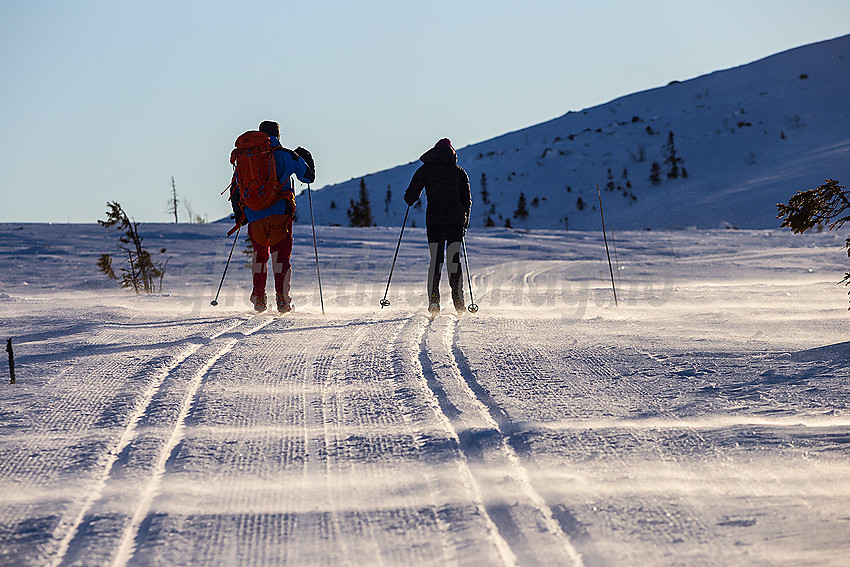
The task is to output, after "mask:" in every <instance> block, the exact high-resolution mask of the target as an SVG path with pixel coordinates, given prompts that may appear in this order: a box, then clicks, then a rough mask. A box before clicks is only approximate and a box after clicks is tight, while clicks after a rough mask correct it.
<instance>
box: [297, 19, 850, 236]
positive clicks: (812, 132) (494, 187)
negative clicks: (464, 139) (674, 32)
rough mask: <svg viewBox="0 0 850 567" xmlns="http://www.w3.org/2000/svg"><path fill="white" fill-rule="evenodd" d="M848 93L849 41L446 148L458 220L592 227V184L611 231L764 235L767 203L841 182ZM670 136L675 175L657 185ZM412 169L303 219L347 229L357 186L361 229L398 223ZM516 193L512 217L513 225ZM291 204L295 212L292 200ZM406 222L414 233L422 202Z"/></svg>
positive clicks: (320, 201) (345, 191)
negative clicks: (361, 197)
mask: <svg viewBox="0 0 850 567" xmlns="http://www.w3.org/2000/svg"><path fill="white" fill-rule="evenodd" d="M848 90H850V35H846V36H841V37H838V38H834V39H831V40H826V41H822V42H818V43H813V44H808V45H804V46H801V47H796V48H793V49H790V50H787V51H783V52H781V53H777V54H773V55H770V56H768V57H765V58H763V59H760V60H757V61H754V62H752V63H747V64H744V65H740V66H737V67H732V68H729V69H724V70H719V71H714V72H712V73H708V74H705V75H700V76H698V77H695V78H692V79H688V80H684V81H671V82H670V83H669V84H668V85H666V86H663V87H655V88H653V89H648V90H644V91H640V92H637V93H632V94H628V95H624V96H621V97H618V98H615V99H613V100H611V101H609V102H606V103H603V104H600V105H597V106H594V107H590V108H586V109H583V110H579V111H569V112H567V113H566V114H563V115H561V116H559V117H556V118H553V119H551V120H547V121H544V122H541V123H539V124H535V125H531V126H528V127H525V128H521V129H519V130H516V131H512V132H507V133H505V134H501V135H499V136H496V137H494V138H491V139H489V140H485V141H482V142H478V143H475V144H471V145H469V146H466V147H464V148H460V149H459V150H458V163H459V164H460V165H461V166H462V167H463V168H464V169H466V171H467V172H468V174H469V177H470V185H471V189H472V196H473V211H472V218H471V223H470V224H471V226H473V227H480V226H485V225H486V224H487V222H488V218H489V219H490V220H491V221H492V222H493V224H494V225H495V226H505V225H506V223H508V222H509V223H510V225H511V226H512V227H514V228H529V229H530V228H565V229H570V230H590V229H597V228H598V227H599V214H598V202H599V201H598V197H597V193H596V187H597V185H598V186H599V189H600V191H601V194H602V199H603V201H604V206H605V215H606V222H608V223H610V224H611V226H612V227H614V228H620V229H643V228H678V227H684V226H696V227H700V228H717V227H722V226H727V227H738V228H768V227H773V226H776V225H777V224H778V223H777V222H776V219H775V217H776V213H775V210H776V209H775V204H776V203H777V202H783V201H786V200H787V199H788V197H790V196H791V195H793V193H794V192H796V191H799V190H803V189H809V188H812V187H816V186H817V185H820V184H821V183H823V180H824V179H825V178H827V177H829V178H833V179H837V180H839V182H841V181H842V180H844V181H843V182H844V184H846V179H847V178H848V177H850V110H848V105H847V104H846V102H845V100H846V95H845V94H843V93H846V92H848ZM671 132H672V135H673V144H674V148H675V151H676V154H677V155H678V157H679V158H681V159H682V160H683V161H682V163H681V164H680V167H683V168H684V170H685V173H686V175H687V177H685V178H683V177H682V176H681V175H680V176H679V177H677V178H668V173H670V171H669V170H670V165H669V164H665V163H664V160H665V157H669V156H668V154H669V143H670V133H671ZM447 135H448V136H449V137H451V134H450V133H447ZM434 141H436V140H434ZM434 141H428V143H426V144H424V146H423V148H422V151H425V150H426V149H427V148H428V147H430V145H431V144H433V142H434ZM653 162H657V163H658V164H659V167H660V169H661V172H660V173H661V180H660V183H657V184H655V183H653V182H652V181H650V173H651V168H652V164H653ZM417 167H418V163H417V162H410V163H407V164H402V165H398V166H395V167H392V168H389V169H386V170H383V171H379V172H375V173H371V174H368V175H364V176H362V177H356V178H353V179H351V180H349V181H346V182H343V183H338V184H334V185H329V186H326V187H323V188H321V189H319V190H314V191H313V193H312V201H313V209H314V215H315V217H314V218H315V220H316V222H317V223H318V224H323V225H327V224H330V225H335V224H339V225H348V219H347V215H346V211H347V209H348V207H349V204H350V201H351V199H354V200H357V198H358V192H359V187H360V183H361V180H362V181H363V182H364V183H365V184H366V187H367V191H368V194H369V198H370V204H371V208H372V212H373V217H374V222H375V224H377V225H379V226H398V225H400V224H401V220H402V219H403V217H404V211H405V206H406V205H405V204H404V202H403V200H402V198H401V197H402V194H403V192H404V189H405V188H406V187H407V184H408V183H409V181H410V177H411V176H412V175H413V172H414V171H415V170H416V168H417ZM680 173H681V171H680ZM482 174H484V179H485V182H486V188H487V193H488V195H489V199H488V202H486V203H485V202H484V201H483V198H482ZM388 191H389V200H387V193H388ZM520 194H523V195H524V197H525V201H526V203H527V210H528V216H527V217H526V218H524V219H523V218H521V217H518V216H515V215H514V212H515V211H516V210H517V207H518V202H519V197H520ZM298 201H299V204H300V205H301V211H304V210H306V205H307V202H306V195H304V194H303V193H302V194H301V195H299V197H298ZM423 201H424V198H423ZM410 216H411V219H412V220H411V224H417V225H419V226H421V225H422V224H423V223H424V206H422V207H416V208H414V209H412V210H411V215H410ZM301 217H302V219H304V218H305V217H306V216H305V215H304V214H303V213H302V215H301ZM302 222H303V220H302Z"/></svg>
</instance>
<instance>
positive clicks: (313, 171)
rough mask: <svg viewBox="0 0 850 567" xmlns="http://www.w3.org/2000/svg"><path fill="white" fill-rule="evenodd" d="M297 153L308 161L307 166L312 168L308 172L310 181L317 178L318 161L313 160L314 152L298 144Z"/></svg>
mask: <svg viewBox="0 0 850 567" xmlns="http://www.w3.org/2000/svg"><path fill="white" fill-rule="evenodd" d="M294 151H295V153H296V154H298V157H300V158H301V159H303V160H304V161H306V162H307V167H309V168H310V171H309V172H307V177H309V178H310V183H312V182H313V181H315V180H316V163H315V162H314V161H313V154H311V153H310V152H309V150H307V149H306V148H302V147H301V146H298V147H297V148H295V150H294Z"/></svg>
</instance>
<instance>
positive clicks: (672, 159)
mask: <svg viewBox="0 0 850 567" xmlns="http://www.w3.org/2000/svg"><path fill="white" fill-rule="evenodd" d="M684 161H685V160H683V159H682V158H680V157H679V156H678V154H677V153H676V144H675V143H674V142H673V131H672V130H671V131H670V134H669V135H668V136H667V144H666V145H665V146H664V163H665V164H667V165H668V166H670V169H669V171H667V177H668V178H669V179H677V178H678V177H679V175H680V171H679V166H680V165H681V164H682V162H684Z"/></svg>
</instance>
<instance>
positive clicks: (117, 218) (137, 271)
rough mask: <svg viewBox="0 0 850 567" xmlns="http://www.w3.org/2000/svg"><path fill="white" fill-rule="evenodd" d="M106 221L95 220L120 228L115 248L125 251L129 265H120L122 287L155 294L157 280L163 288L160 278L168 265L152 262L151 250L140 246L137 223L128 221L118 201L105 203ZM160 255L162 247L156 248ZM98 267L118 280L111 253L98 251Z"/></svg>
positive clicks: (105, 226) (101, 224) (107, 225)
mask: <svg viewBox="0 0 850 567" xmlns="http://www.w3.org/2000/svg"><path fill="white" fill-rule="evenodd" d="M106 206H107V211H106V220H105V221H102V220H98V221H97V222H98V223H99V224H100V226H102V227H103V228H112V227H115V228H117V229H118V230H120V231H122V234H121V236H119V237H118V242H119V244H118V249H119V250H121V251H122V255H123V253H124V252H126V253H127V265H128V268H121V276H122V277H121V287H124V288H130V287H132V288H133V290H134V291H135V292H136V293H137V294H140V293H142V292H145V293H148V294H150V293H154V292H155V291H156V290H155V285H154V281H155V280H157V279H158V280H159V291H162V278H163V277H164V276H165V268H166V266H167V265H168V260H169V259H166V260H165V262H164V263H160V264H154V262H153V259H152V258H151V254H150V252H148V251H147V250H145V249H144V248H143V247H142V240H143V238H142V236H141V235H140V234H139V223H137V222H135V221H131V220H130V218H129V217H128V216H127V213H125V212H124V209H122V208H121V205H120V204H119V203H118V202H117V201H111V202H109V203H107V204H106ZM159 253H160V254H165V248H162V249H160V250H159ZM97 267H98V268H99V269H100V271H101V272H103V273H104V274H106V277H108V278H109V279H115V280H117V279H118V276H117V275H116V274H115V270H114V269H113V267H112V256H111V255H110V254H101V256H100V258H98V260H97Z"/></svg>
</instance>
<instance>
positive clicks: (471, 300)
mask: <svg viewBox="0 0 850 567" xmlns="http://www.w3.org/2000/svg"><path fill="white" fill-rule="evenodd" d="M460 244H461V246H462V247H463V262H464V264H466V282H467V284H469V307H467V309H468V310H469V312H470V313H478V306H477V305H476V304H475V298H474V297H472V278H471V277H470V275H469V258H467V257H466V238H463V239H461V241H460Z"/></svg>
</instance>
